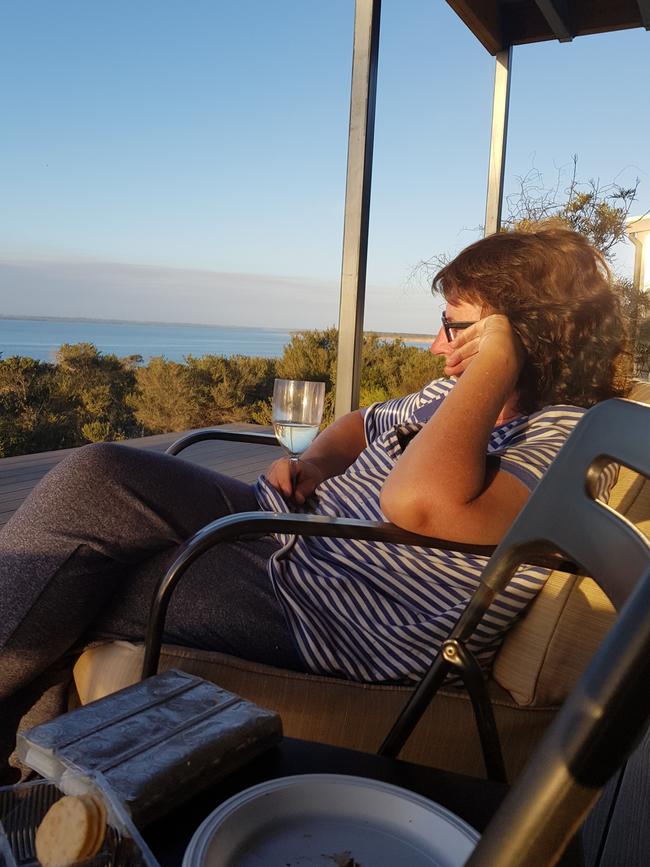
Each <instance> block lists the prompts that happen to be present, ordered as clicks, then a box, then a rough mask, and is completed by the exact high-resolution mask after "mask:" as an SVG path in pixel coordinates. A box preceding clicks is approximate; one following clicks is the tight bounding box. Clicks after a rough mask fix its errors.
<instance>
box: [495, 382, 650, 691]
mask: <svg viewBox="0 0 650 867" xmlns="http://www.w3.org/2000/svg"><path fill="white" fill-rule="evenodd" d="M629 397H630V399H631V400H638V401H640V402H641V403H648V404H650V383H648V382H643V383H641V382H640V383H636V384H635V385H634V386H633V388H632V390H631V392H630V395H629ZM609 505H610V506H611V507H612V508H613V509H616V511H617V512H620V513H621V514H622V515H625V516H626V517H627V518H628V519H629V520H630V521H632V523H634V524H636V526H637V527H638V528H639V529H640V530H641V531H642V532H643V533H645V534H646V536H648V537H649V538H650V482H649V481H648V480H647V479H645V478H644V477H643V476H640V475H639V474H638V473H635V472H633V471H632V470H629V469H627V468H626V467H621V469H620V473H619V477H618V481H617V483H616V485H615V486H614V488H613V490H612V493H611V496H610V499H609ZM614 618H615V612H614V608H613V606H612V604H611V603H610V601H609V600H608V599H607V597H606V596H605V594H604V593H603V592H602V590H600V588H599V587H598V586H597V584H596V583H595V582H594V581H592V580H591V579H590V578H579V577H576V576H575V575H573V576H572V575H566V574H565V573H562V572H552V573H551V575H550V576H549V579H548V581H547V582H546V584H545V586H544V588H543V589H542V591H541V592H540V593H539V595H538V596H537V597H536V599H535V600H534V602H533V603H532V605H531V606H530V607H529V609H528V611H527V612H526V615H525V617H524V618H522V620H521V621H520V622H519V623H518V624H516V625H515V626H514V627H513V629H512V630H511V631H510V632H509V633H508V635H507V636H506V638H505V640H504V643H503V646H502V647H501V650H500V651H499V654H498V655H497V658H496V660H495V664H494V669H493V674H494V678H495V680H496V681H497V683H499V684H500V685H501V686H502V687H503V688H504V689H505V690H507V691H508V692H509V693H510V695H511V696H512V697H513V698H514V699H515V701H516V702H518V703H519V704H521V705H523V706H536V705H539V706H541V707H548V706H553V705H559V704H560V703H561V702H562V701H564V699H565V698H566V696H567V695H568V694H569V692H570V691H571V690H572V689H573V686H574V685H575V683H576V682H577V680H578V678H579V676H580V674H581V673H582V671H583V670H584V668H585V667H586V665H587V663H588V662H589V660H590V659H591V657H592V656H593V654H594V653H595V651H596V648H597V647H598V645H599V644H600V643H601V641H602V639H603V638H604V636H605V635H606V634H607V632H608V630H609V629H610V627H611V626H612V624H613V622H614Z"/></svg>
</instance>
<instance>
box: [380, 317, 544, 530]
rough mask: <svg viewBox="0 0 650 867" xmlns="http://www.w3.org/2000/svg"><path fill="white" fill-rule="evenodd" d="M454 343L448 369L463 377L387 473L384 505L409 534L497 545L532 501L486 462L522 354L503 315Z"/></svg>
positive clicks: (517, 484) (487, 320)
mask: <svg viewBox="0 0 650 867" xmlns="http://www.w3.org/2000/svg"><path fill="white" fill-rule="evenodd" d="M451 346H452V347H453V349H454V352H453V353H452V354H451V355H450V356H448V358H447V366H446V369H445V372H446V373H448V374H451V375H457V376H459V377H460V378H459V380H458V382H457V383H456V385H455V386H454V388H453V389H452V391H451V392H450V393H449V395H448V396H447V398H446V399H445V401H444V402H443V404H442V406H441V407H440V409H438V410H437V411H436V413H435V414H434V415H433V416H432V417H431V419H430V421H429V422H427V424H426V425H425V426H424V428H423V429H422V430H421V431H420V433H418V435H417V436H416V437H415V438H414V439H413V440H412V442H411V444H410V445H409V447H408V449H407V450H406V451H405V452H404V454H403V455H402V456H401V457H400V459H399V460H398V462H397V464H396V465H395V467H394V469H393V470H392V472H391V473H390V475H389V476H388V479H387V480H386V482H385V483H384V487H383V489H382V494H381V508H382V511H383V513H384V515H385V516H386V517H387V518H388V520H390V521H393V522H394V523H395V524H398V525H399V526H400V527H403V528H404V529H406V530H411V531H413V532H416V533H423V534H426V535H431V536H440V537H442V538H446V539H450V540H453V541H458V542H469V543H475V544H495V543H497V542H499V540H500V539H501V538H502V536H503V534H504V533H505V531H506V530H507V529H508V527H509V526H510V524H511V523H512V521H513V520H514V518H515V516H516V515H517V513H518V512H519V511H520V509H521V507H522V506H523V505H524V503H525V502H526V499H527V497H528V490H527V488H526V487H525V485H524V484H523V483H522V482H520V481H519V480H518V479H516V478H515V477H514V476H512V475H510V474H508V473H505V472H499V471H498V469H497V468H495V467H494V466H493V465H492V464H491V462H490V461H489V460H488V458H487V446H488V441H489V437H490V434H491V432H492V430H493V428H494V425H495V423H496V420H497V418H498V416H499V413H500V412H501V410H502V409H503V407H504V405H505V404H507V403H508V401H509V400H511V399H512V396H513V394H514V392H515V385H516V382H517V379H518V377H519V372H520V370H521V367H522V365H523V361H524V352H523V349H522V347H521V344H520V343H519V340H518V338H517V337H516V335H515V334H514V332H513V331H512V328H511V327H510V323H509V322H508V320H507V318H506V317H505V316H501V315H492V316H488V317H486V318H485V319H482V320H480V322H478V323H477V324H476V325H474V326H473V327H472V328H468V329H467V330H466V331H463V332H461V333H460V334H459V336H458V337H457V338H456V339H455V340H454V341H453V342H452V344H451ZM461 374H462V375H461Z"/></svg>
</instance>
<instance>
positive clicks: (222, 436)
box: [165, 427, 280, 455]
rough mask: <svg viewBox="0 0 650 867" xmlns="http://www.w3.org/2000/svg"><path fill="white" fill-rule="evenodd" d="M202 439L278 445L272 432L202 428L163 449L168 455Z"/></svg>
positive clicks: (176, 452)
mask: <svg viewBox="0 0 650 867" xmlns="http://www.w3.org/2000/svg"><path fill="white" fill-rule="evenodd" d="M203 440H227V441H229V442H236V443H256V444H259V445H265V446H279V445H280V443H279V442H278V440H277V438H276V436H275V434H273V433H255V431H244V430H225V429H224V428H218V427H214V428H204V429H203V430H195V431H192V433H189V434H186V435H185V436H183V437H181V438H180V439H177V440H176V441H175V442H173V443H172V444H171V445H170V446H169V448H167V449H165V453H166V454H168V455H177V454H178V453H179V452H182V451H183V449H186V448H187V447H188V446H191V445H194V443H199V442H202V441H203Z"/></svg>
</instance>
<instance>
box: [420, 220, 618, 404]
mask: <svg viewBox="0 0 650 867" xmlns="http://www.w3.org/2000/svg"><path fill="white" fill-rule="evenodd" d="M433 290H434V291H436V292H440V293H441V294H442V295H443V296H444V297H445V298H446V299H447V300H448V301H459V300H462V301H469V302H471V303H474V304H479V305H482V306H483V307H484V308H486V309H490V310H491V311H492V312H495V313H503V314H505V315H506V316H507V317H508V319H509V320H510V322H511V324H512V327H513V329H514V331H515V332H516V334H517V335H518V336H519V338H520V340H521V342H522V343H523V345H524V348H525V350H526V355H527V359H526V362H525V363H524V367H523V369H522V372H521V374H520V377H519V381H518V383H517V389H518V392H519V402H518V403H519V409H520V410H521V411H522V412H534V411H536V410H538V409H541V408H542V407H543V406H548V405H550V404H574V405H576V406H584V407H589V406H592V405H593V404H594V403H597V402H598V401H600V400H606V399H607V398H610V397H620V396H622V395H624V394H625V393H626V389H627V381H626V376H625V374H624V372H623V371H624V367H625V359H626V357H627V332H626V323H625V319H624V316H623V314H622V311H621V307H620V304H619V299H618V296H617V294H616V292H615V290H614V288H613V284H612V277H611V273H610V270H609V268H608V267H607V263H606V262H605V259H604V257H603V256H602V254H601V253H600V252H599V251H598V250H597V249H596V248H595V247H593V246H592V245H591V244H590V243H589V241H587V239H586V238H585V237H584V236H583V235H579V234H578V233H577V232H572V231H570V230H569V229H564V228H559V227H557V226H554V225H541V226H538V227H537V228H536V230H535V231H531V232H503V233H500V234H497V235H490V236H489V237H487V238H483V239H482V240H480V241H477V242H476V243H475V244H472V245H471V246H469V247H467V248H466V249H465V250H463V251H462V252H461V253H459V255H458V256H456V258H455V259H454V260H453V261H452V262H450V263H449V264H447V265H445V267H444V268H442V269H441V270H440V271H439V272H438V274H436V276H435V277H434V279H433Z"/></svg>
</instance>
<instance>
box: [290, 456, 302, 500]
mask: <svg viewBox="0 0 650 867" xmlns="http://www.w3.org/2000/svg"><path fill="white" fill-rule="evenodd" d="M299 460H300V455H291V457H290V458H289V475H290V477H291V493H292V494H294V493H295V490H296V477H297V475H298V461H299Z"/></svg>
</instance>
